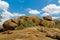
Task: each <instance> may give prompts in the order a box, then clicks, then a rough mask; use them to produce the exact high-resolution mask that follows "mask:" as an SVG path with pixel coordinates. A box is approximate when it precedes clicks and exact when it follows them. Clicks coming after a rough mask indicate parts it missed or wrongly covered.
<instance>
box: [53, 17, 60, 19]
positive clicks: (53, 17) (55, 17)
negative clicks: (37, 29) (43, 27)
mask: <svg viewBox="0 0 60 40" xmlns="http://www.w3.org/2000/svg"><path fill="white" fill-rule="evenodd" d="M58 18H60V17H52V19H58Z"/></svg>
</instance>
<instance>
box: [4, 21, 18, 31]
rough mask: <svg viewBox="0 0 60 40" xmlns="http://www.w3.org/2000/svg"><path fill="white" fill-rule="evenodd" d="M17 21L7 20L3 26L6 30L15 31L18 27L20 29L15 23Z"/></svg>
mask: <svg viewBox="0 0 60 40" xmlns="http://www.w3.org/2000/svg"><path fill="white" fill-rule="evenodd" d="M14 22H15V20H13V21H12V20H7V21H5V22H4V24H3V28H4V29H5V30H14V29H15V28H16V27H18V24H16V23H14Z"/></svg>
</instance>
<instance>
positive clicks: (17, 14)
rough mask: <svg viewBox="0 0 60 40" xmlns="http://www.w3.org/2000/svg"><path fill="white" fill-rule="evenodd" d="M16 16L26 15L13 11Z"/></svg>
mask: <svg viewBox="0 0 60 40" xmlns="http://www.w3.org/2000/svg"><path fill="white" fill-rule="evenodd" d="M13 15H14V16H25V14H19V13H13Z"/></svg>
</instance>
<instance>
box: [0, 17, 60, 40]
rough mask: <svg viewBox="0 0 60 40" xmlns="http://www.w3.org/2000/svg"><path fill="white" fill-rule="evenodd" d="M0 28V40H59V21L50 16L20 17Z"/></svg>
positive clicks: (8, 21) (6, 22)
mask: <svg viewBox="0 0 60 40" xmlns="http://www.w3.org/2000/svg"><path fill="white" fill-rule="evenodd" d="M2 26H3V27H2V28H0V40H60V21H58V20H52V17H51V16H44V17H43V18H42V19H41V18H39V17H37V16H21V17H19V18H13V19H10V20H7V21H5V22H4V23H3V25H2Z"/></svg>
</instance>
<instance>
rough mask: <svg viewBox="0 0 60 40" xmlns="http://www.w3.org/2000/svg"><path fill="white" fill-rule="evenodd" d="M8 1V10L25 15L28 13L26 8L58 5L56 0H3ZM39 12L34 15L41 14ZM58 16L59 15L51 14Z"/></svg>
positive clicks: (39, 9) (39, 8)
mask: <svg viewBox="0 0 60 40" xmlns="http://www.w3.org/2000/svg"><path fill="white" fill-rule="evenodd" d="M3 1H6V2H8V3H9V8H8V11H9V12H12V13H22V14H26V15H30V14H29V13H28V11H26V10H27V9H28V8H30V9H32V10H38V11H41V10H42V9H43V8H44V7H45V6H47V5H49V4H56V5H59V3H58V0H3ZM41 14H43V13H40V14H36V16H41ZM53 16H60V15H53Z"/></svg>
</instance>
